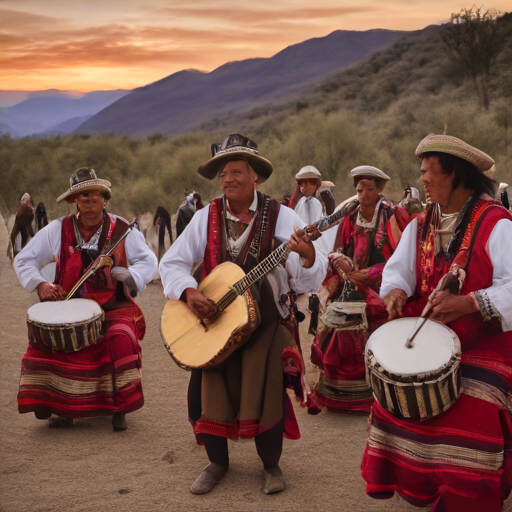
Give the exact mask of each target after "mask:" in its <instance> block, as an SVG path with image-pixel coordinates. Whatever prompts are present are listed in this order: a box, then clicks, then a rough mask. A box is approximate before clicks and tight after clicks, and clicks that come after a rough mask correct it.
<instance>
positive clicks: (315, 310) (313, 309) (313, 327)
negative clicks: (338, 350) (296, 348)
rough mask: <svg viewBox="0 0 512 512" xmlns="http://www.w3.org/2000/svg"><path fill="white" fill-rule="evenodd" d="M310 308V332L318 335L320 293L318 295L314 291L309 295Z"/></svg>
mask: <svg viewBox="0 0 512 512" xmlns="http://www.w3.org/2000/svg"><path fill="white" fill-rule="evenodd" d="M308 310H309V312H310V313H311V319H310V321H309V329H308V334H312V335H313V336H316V335H317V333H318V314H319V312H320V299H319V298H318V295H316V294H315V293H312V294H311V295H310V296H309V302H308Z"/></svg>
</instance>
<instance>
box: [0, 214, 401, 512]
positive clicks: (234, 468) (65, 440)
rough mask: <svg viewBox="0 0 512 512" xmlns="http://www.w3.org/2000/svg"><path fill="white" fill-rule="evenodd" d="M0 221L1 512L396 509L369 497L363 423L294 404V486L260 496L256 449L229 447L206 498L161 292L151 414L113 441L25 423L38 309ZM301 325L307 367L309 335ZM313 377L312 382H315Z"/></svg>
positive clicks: (150, 318)
mask: <svg viewBox="0 0 512 512" xmlns="http://www.w3.org/2000/svg"><path fill="white" fill-rule="evenodd" d="M4 226H5V224H4V222H3V220H2V219H1V218H0V254H1V255H2V256H1V257H0V278H1V283H2V292H1V295H0V306H1V315H0V333H1V336H0V344H1V372H0V383H1V389H0V410H1V414H0V436H1V452H0V473H1V478H0V511H1V512H61V511H62V512H64V511H65V512H98V511H114V510H115V511H119V512H132V511H133V512H172V511H185V510H186V511H214V510H215V511H218V512H222V511H227V510H229V511H233V512H235V511H244V512H251V511H258V512H259V511H278V510H279V511H294V512H297V511H309V510H318V511H326V512H330V511H340V512H343V511H350V512H368V511H389V512H393V511H395V510H397V511H398V510H405V509H408V507H406V508H404V507H403V506H402V505H400V504H399V503H397V501H395V500H387V501H375V500H372V499H370V498H368V497H367V496H366V495H365V492H364V481H363V479H362V478H361V472H360V464H361V458H362V455H363V451H364V447H365V442H366V433H367V423H368V417H367V416H352V415H343V414H332V413H323V414H321V415H318V416H310V415H308V414H307V413H306V411H305V410H304V409H301V408H300V407H299V406H298V405H297V407H296V413H297V416H298V420H299V424H300V428H301V432H302V438H301V439H300V440H299V441H287V440H285V446H284V452H283V457H282V459H281V467H282V469H283V471H284V474H285V478H286V484H287V488H286V491H284V492H282V493H279V494H277V495H270V496H267V495H265V494H263V493H262V491H261V487H262V482H263V476H262V473H263V472H262V467H261V464H260V461H259V459H258V457H257V455H256V451H255V448H254V442H253V441H245V440H244V441H238V442H230V443H229V446H230V457H231V467H230V470H229V472H228V474H227V476H226V477H225V478H224V479H223V481H222V482H221V483H220V484H219V485H218V486H217V487H216V488H215V489H214V490H213V491H212V492H211V493H210V494H208V495H205V496H194V495H192V494H191V493H190V492H189V486H190V484H191V483H192V482H193V481H194V479H195V478H196V476H197V475H198V474H199V473H200V471H201V470H202V468H203V467H204V466H205V465H206V464H207V457H206V453H205V451H204V449H203V448H202V447H200V446H197V445H196V443H195V440H194V436H193V434H192V429H191V427H190V425H189V423H188V421H187V411H186V390H187V382H188V373H187V372H186V371H184V370H181V369H180V368H178V367H177V366H176V365H175V364H174V363H173V361H172V359H171V358H170V357H169V355H168V353H167V351H166V350H165V348H164V346H163V344H162V341H161V338H160V334H159V322H160V315H161V313H162V310H163V307H164V304H165V298H164V296H163V294H162V286H161V284H160V283H152V284H150V285H149V286H148V288H147V289H146V291H144V293H143V294H142V295H141V296H140V297H139V299H138V300H139V304H140V306H141V308H142V310H143V311H144V314H145V315H146V322H147V326H148V329H147V332H146V337H145V339H144V340H143V341H142V342H141V345H142V350H143V388H144V394H145V400H146V403H145V405H144V407H143V408H142V409H141V410H139V411H137V412H135V413H133V414H130V415H128V422H129V429H128V430H126V431H124V432H113V431H112V428H111V425H110V418H97V419H91V420H87V421H79V422H78V423H77V425H76V426H74V427H73V428H67V429H49V428H48V423H47V422H46V421H39V420H36V419H35V417H34V416H33V415H32V414H23V415H21V414H18V411H17V403H16V393H17V390H18V379H19V371H20V361H21V358H22V356H23V354H24V352H25V350H26V346H27V328H26V313H27V310H28V308H29V307H30V306H31V305H32V304H34V303H35V302H36V301H37V296H36V294H35V293H33V294H29V293H27V292H26V291H25V290H24V289H23V288H22V287H21V285H20V284H19V282H18V280H17V278H16V275H15V273H14V271H13V269H12V267H11V266H10V265H9V262H8V260H7V258H6V257H5V254H6V248H7V230H6V229H5V227H4ZM306 323H307V321H306V322H303V324H302V340H303V341H302V343H303V347H304V350H305V358H306V359H308V358H309V345H310V343H311V341H312V337H311V336H308V335H307V334H306V330H305V328H307V326H306ZM309 370H310V374H309V379H311V380H313V379H314V375H313V374H312V373H311V370H312V369H311V368H309Z"/></svg>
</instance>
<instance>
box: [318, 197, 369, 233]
mask: <svg viewBox="0 0 512 512" xmlns="http://www.w3.org/2000/svg"><path fill="white" fill-rule="evenodd" d="M358 204H359V201H357V200H355V201H350V202H349V203H347V204H346V205H345V206H344V207H343V208H340V209H339V210H338V211H335V212H334V213H333V214H331V215H329V216H328V217H323V218H321V219H320V220H319V221H318V222H317V226H316V229H317V230H318V231H319V232H320V233H321V232H323V231H327V230H328V229H330V228H332V227H334V226H336V225H337V224H339V223H340V222H341V221H342V220H343V219H344V218H345V217H346V216H347V215H348V214H349V213H351V212H353V211H354V210H355V208H356V207H357V205H358Z"/></svg>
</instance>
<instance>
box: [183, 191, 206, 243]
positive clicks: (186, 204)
mask: <svg viewBox="0 0 512 512" xmlns="http://www.w3.org/2000/svg"><path fill="white" fill-rule="evenodd" d="M201 208H203V201H202V200H201V196H200V195H199V193H198V192H196V191H195V190H194V191H192V192H191V193H190V194H187V195H186V198H185V201H183V204H182V205H181V206H180V207H179V208H178V217H177V219H176V236H177V237H178V236H180V235H181V233H183V231H184V230H185V228H186V227H187V226H188V223H189V222H190V221H191V220H192V217H193V216H194V213H196V212H197V210H200V209H201Z"/></svg>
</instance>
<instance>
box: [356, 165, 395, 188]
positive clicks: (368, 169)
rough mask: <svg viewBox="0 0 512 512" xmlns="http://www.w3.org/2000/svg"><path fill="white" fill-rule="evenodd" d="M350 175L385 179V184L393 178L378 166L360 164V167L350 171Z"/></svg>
mask: <svg viewBox="0 0 512 512" xmlns="http://www.w3.org/2000/svg"><path fill="white" fill-rule="evenodd" d="M350 175H351V176H352V177H353V178H363V177H368V178H374V179H375V178H378V179H381V180H384V186H385V185H386V182H388V181H389V180H390V179H391V178H390V177H389V176H388V175H387V174H386V173H385V172H382V171H381V170H380V169H377V167H372V166H371V165H360V166H359V167H355V168H354V169H352V170H351V171H350Z"/></svg>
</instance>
